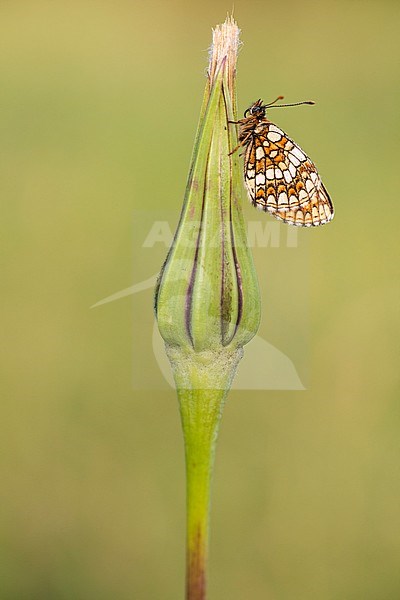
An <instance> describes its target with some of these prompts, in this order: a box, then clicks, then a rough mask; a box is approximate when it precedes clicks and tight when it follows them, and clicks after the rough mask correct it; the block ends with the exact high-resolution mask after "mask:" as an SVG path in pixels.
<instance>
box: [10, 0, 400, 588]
mask: <svg viewBox="0 0 400 600" xmlns="http://www.w3.org/2000/svg"><path fill="white" fill-rule="evenodd" d="M230 9H231V4H230V3H226V2H222V1H221V0H213V2H211V1H210V0H206V1H204V2H203V3H201V4H199V3H194V2H186V3H184V2H178V1H176V0H173V1H171V2H147V3H142V2H129V1H127V0H125V1H124V0H114V1H113V2H111V1H108V2H107V1H98V2H94V1H89V0H83V1H80V2H77V1H72V2H62V1H61V2H50V1H49V2H42V1H40V0H39V1H37V2H32V1H30V2H29V1H23V0H21V1H18V2H9V1H8V2H7V1H3V2H1V4H0V35H1V40H2V43H1V46H2V51H1V53H0V107H1V108H0V146H1V177H0V186H1V198H2V207H3V208H2V226H1V230H2V236H1V237H2V245H3V251H2V277H1V283H2V285H1V287H2V294H1V297H2V303H3V310H2V315H3V318H4V323H3V325H2V332H3V343H2V359H1V369H2V375H1V379H2V383H3V386H4V391H3V393H2V402H1V412H2V417H1V425H0V444H1V454H0V460H1V489H0V497H1V531H0V537H1V544H0V548H1V549H0V552H1V555H0V580H1V581H0V597H1V599H2V600H3V599H4V600H28V599H29V600H31V599H35V600H36V599H40V600H45V599H46V600H47V599H49V600H59V599H60V600H61V599H68V600H70V599H71V600H80V599H82V600H91V599H93V600H94V599H96V600H111V599H112V600H114V599H118V600H128V599H129V600H131V599H132V598H134V599H135V600H154V599H156V598H157V599H159V598H160V599H161V598H162V599H163V600H177V599H178V598H182V595H183V591H182V590H183V577H184V548H183V540H184V464H183V448H182V439H181V431H180V423H179V417H178V410H177V405H176V400H175V395H174V392H173V391H172V390H169V389H168V388H167V387H166V386H165V389H164V390H162V385H161V386H160V385H158V384H159V382H162V381H163V380H162V377H161V375H160V373H159V370H158V367H157V364H156V362H155V359H154V356H153V352H152V347H151V339H150V337H151V331H152V292H151V290H147V291H145V292H143V293H141V294H139V295H137V296H135V297H134V298H132V297H126V298H123V299H121V300H119V301H117V302H112V303H109V304H106V305H104V306H101V307H98V308H96V309H93V310H90V306H91V305H93V304H94V303H96V302H97V301H98V300H100V299H102V298H104V297H106V296H108V295H110V294H113V293H114V292H117V291H118V290H121V289H124V288H127V287H129V286H130V285H132V284H133V283H136V282H139V281H142V280H144V279H146V278H148V277H150V276H152V275H153V274H154V272H155V270H156V266H158V265H160V264H161V260H162V258H163V257H162V254H163V252H160V254H159V256H158V255H157V256H155V255H154V256H153V258H152V259H151V260H153V261H154V262H152V264H150V265H149V264H146V263H145V262H140V261H137V260H136V262H135V260H134V257H133V254H134V252H133V250H132V248H133V247H134V244H135V240H134V239H133V231H134V224H133V219H134V218H135V214H137V212H135V211H138V210H139V211H140V210H142V211H146V210H151V211H154V212H155V213H157V211H158V210H160V211H171V214H175V215H177V214H178V212H179V207H180V204H181V200H182V196H183V190H184V186H185V180H186V175H187V170H188V164H189V159H190V154H191V149H192V142H193V137H194V133H195V129H196V124H197V118H198V113H199V109H200V104H201V99H202V93H203V86H204V74H205V68H206V62H207V48H208V46H209V44H210V34H211V27H212V26H214V25H215V24H217V23H220V22H222V21H223V20H224V18H225V16H226V13H227V11H229V10H230ZM235 16H236V18H237V20H238V23H239V26H240V27H241V29H242V40H243V42H244V45H243V48H242V50H241V53H240V60H239V72H238V95H239V106H240V111H241V112H242V111H243V110H244V109H245V108H246V107H247V106H248V105H249V104H250V102H252V101H253V100H255V99H256V98H258V97H260V96H261V97H263V98H265V99H266V100H268V99H269V100H272V99H273V98H275V97H276V96H277V95H278V94H284V95H285V98H286V100H287V101H298V100H302V99H307V98H313V99H314V100H316V101H317V102H318V104H317V105H316V106H315V107H314V108H313V109H309V108H307V107H300V108H298V109H287V110H282V111H276V112H274V113H273V116H274V119H275V120H276V122H278V123H279V125H280V126H281V127H283V128H284V129H286V130H287V131H288V132H289V134H290V135H291V137H293V138H294V139H296V140H298V141H299V143H300V144H301V145H302V146H303V147H304V148H305V149H306V150H307V151H308V152H309V153H310V154H311V156H312V157H313V158H314V159H315V160H316V162H317V165H318V167H319V169H320V172H321V173H322V175H323V178H324V181H325V183H326V185H327V187H328V189H329V190H330V192H331V195H332V197H333V199H334V201H335V205H336V213H337V214H336V218H335V221H334V222H333V224H332V225H329V226H328V227H323V228H321V229H320V230H319V229H318V230H315V231H314V230H313V231H304V232H303V231H301V232H299V235H301V236H303V235H304V236H308V242H307V243H308V244H310V250H311V251H310V253H309V262H308V264H306V265H305V266H304V270H305V273H306V274H307V282H308V283H307V286H309V303H310V306H309V316H308V317H306V316H305V318H307V319H308V327H309V332H308V340H307V355H308V357H309V361H308V362H309V371H310V377H309V379H310V381H309V388H308V390H307V391H303V392H284V391H282V392H273V391H265V392H238V391H237V392H232V394H231V396H230V400H229V402H228V404H227V406H226V410H225V415H224V420H223V426H222V431H221V435H220V440H219V447H218V453H217V463H216V473H215V480H214V497H213V515H212V538H211V542H212V543H211V573H210V584H209V588H210V600H211V599H213V600H218V599H223V600H226V599H227V598H229V600H243V599H253V598H257V599H258V598H262V599H266V600H342V599H346V600H393V599H395V598H399V597H400V580H399V576H398V564H399V559H400V515H399V496H400V480H399V450H400V442H399V437H400V436H399V425H400V414H399V402H398V397H399V385H398V379H399V367H398V358H399V345H398V329H399V269H398V254H397V250H398V222H399V217H400V208H399V207H400V203H399V199H398V189H399V166H398V154H399V153H398V142H399V128H398V122H399V119H398V109H399V91H400V81H399V73H400V71H399V58H398V56H399V44H398V28H399V16H400V6H399V3H398V2H393V1H389V0H386V1H382V2H372V1H369V2H360V1H350V2H347V1H344V0H343V1H340V0H338V1H332V2H310V1H308V0H305V1H304V2H295V1H293V0H289V1H287V2H284V3H278V2H269V3H267V2H256V1H251V0H250V1H247V2H245V1H244V0H236V2H235ZM244 204H245V214H246V218H252V217H253V211H252V209H251V207H250V206H248V205H247V201H246V200H244ZM164 252H165V250H164ZM255 258H256V262H257V268H258V272H259V276H260V285H261V288H262V290H263V293H264V292H265V295H266V298H268V293H267V292H268V289H269V288H270V287H271V286H272V285H273V289H274V292H273V293H274V296H275V297H279V296H280V294H281V296H282V304H281V306H282V318H281V321H282V328H283V331H284V332H285V335H284V336H283V339H286V340H287V347H286V348H281V349H282V350H285V351H287V352H288V353H289V354H290V347H291V344H292V343H296V342H294V341H293V338H292V336H293V337H296V336H295V333H296V332H293V331H292V329H291V328H290V327H288V326H287V320H286V319H285V313H286V314H287V313H288V312H290V310H291V309H292V307H293V305H294V303H295V300H296V286H295V285H293V283H291V276H290V273H289V274H288V273H285V272H282V270H277V269H278V267H279V252H278V253H277V251H276V250H275V252H274V253H272V252H268V251H267V252H261V251H260V252H257V253H256V257H255ZM277 262H278V265H277V264H276V263H277ZM288 268H289V269H290V265H289V266H288ZM279 286H281V288H280V287H279ZM298 320H301V319H298ZM277 323H279V320H277V317H276V315H274V314H271V312H270V311H269V310H268V301H266V302H265V301H264V311H263V322H262V325H261V330H260V331H261V333H262V335H263V337H264V338H265V339H269V340H270V341H271V342H272V343H274V339H273V336H272V339H271V337H270V336H269V332H270V331H271V332H273V331H277V329H278V328H277ZM297 343H298V342H297ZM138 361H140V365H141V369H142V370H145V371H146V370H147V374H148V377H149V380H151V379H154V388H157V387H158V388H159V389H158V391H157V390H156V389H145V387H144V389H141V390H137V389H135V381H134V379H135V378H134V377H133V373H134V371H135V364H138ZM262 368H263V365H262V364H260V369H262ZM150 387H151V386H149V388H150Z"/></svg>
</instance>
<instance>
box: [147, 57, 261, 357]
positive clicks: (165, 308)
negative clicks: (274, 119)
mask: <svg viewBox="0 0 400 600" xmlns="http://www.w3.org/2000/svg"><path fill="white" fill-rule="evenodd" d="M210 72H213V73H214V74H213V76H211V75H210V77H209V80H208V84H207V88H206V94H205V99H204V104H203V109H202V114H201V117H200V123H199V128H198V134H197V139H196V143H195V148H194V152H193V158H192V165H191V168H190V173H189V179H188V183H187V188H186V194H185V202H184V206H183V209H182V214H181V218H180V222H179V225H178V229H177V232H176V234H175V238H174V241H173V244H172V247H171V249H170V251H169V254H168V256H167V259H166V262H165V264H164V266H163V269H162V272H161V274H160V277H159V283H158V286H157V290H156V315H157V320H158V326H159V330H160V333H161V335H162V337H163V338H164V340H165V342H166V344H167V347H168V346H169V347H180V348H187V349H192V350H193V351H194V352H196V353H198V352H205V351H219V350H220V349H222V348H225V347H228V346H229V347H230V348H232V349H233V348H241V347H243V345H244V344H246V343H247V342H248V341H249V340H250V339H251V338H252V337H253V336H254V335H255V334H256V332H257V329H258V325H259V320H260V298H259V290H258V283H257V276H256V273H255V269H254V265H253V260H252V256H251V253H250V251H249V249H248V248H247V239H246V232H245V226H244V221H243V216H242V211H241V196H242V173H241V169H240V166H239V158H238V153H237V152H236V153H234V154H230V152H231V151H232V149H233V148H235V146H236V145H237V135H236V128H235V126H234V125H232V124H230V123H229V121H235V120H236V118H235V117H236V115H235V114H234V110H233V104H234V101H235V91H234V73H235V70H234V64H232V60H231V57H230V56H229V55H225V56H222V57H221V56H217V57H216V58H215V61H214V63H212V64H211V68H210Z"/></svg>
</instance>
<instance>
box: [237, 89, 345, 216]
mask: <svg viewBox="0 0 400 600" xmlns="http://www.w3.org/2000/svg"><path fill="white" fill-rule="evenodd" d="M282 98H283V96H279V97H278V98H277V99H276V100H274V102H271V103H269V104H263V101H262V100H261V99H260V100H257V102H254V104H252V105H251V106H250V108H248V109H247V110H246V112H245V113H244V118H243V119H240V120H239V121H235V123H236V124H238V125H239V144H238V146H237V147H236V148H235V149H234V150H233V151H232V152H231V154H233V152H235V151H236V150H237V149H238V148H240V147H244V148H245V158H244V180H245V184H246V188H247V192H248V195H249V198H250V201H251V203H252V204H253V206H256V207H257V208H259V209H261V210H264V211H266V212H269V213H270V214H271V215H273V216H274V217H275V218H277V219H279V220H281V221H284V222H285V223H288V224H289V225H298V226H300V227H311V226H317V225H323V224H324V223H329V221H331V220H332V219H333V216H334V208H333V204H332V201H331V199H330V197H329V194H328V192H327V190H326V187H325V186H324V184H323V183H322V181H321V178H320V176H319V174H318V171H317V169H316V167H315V165H314V163H313V162H312V160H311V159H310V158H309V157H308V156H307V155H306V153H305V152H304V151H303V150H302V149H301V148H300V146H298V145H297V144H296V142H294V141H293V140H292V139H290V138H289V136H287V135H286V133H285V132H284V131H282V129H280V128H279V127H277V126H276V125H274V124H273V123H271V121H269V119H267V118H266V116H265V113H266V109H267V108H268V107H270V106H272V105H273V104H275V102H277V101H278V100H281V99H282ZM298 104H314V102H311V101H308V102H297V103H296V104H289V105H288V104H279V105H277V106H296V105H298Z"/></svg>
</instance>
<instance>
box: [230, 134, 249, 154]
mask: <svg viewBox="0 0 400 600" xmlns="http://www.w3.org/2000/svg"><path fill="white" fill-rule="evenodd" d="M251 135H252V131H250V132H249V133H248V134H247V135H246V137H245V138H243V140H242V141H241V142H239V143H238V145H237V146H236V147H235V148H234V149H233V150H231V152H229V154H228V156H231V155H232V154H234V153H235V152H236V151H237V150H239V148H241V147H242V146H245V145H246V144H247V142H248V140H249V138H250V137H251Z"/></svg>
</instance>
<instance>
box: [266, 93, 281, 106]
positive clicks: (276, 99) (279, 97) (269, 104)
mask: <svg viewBox="0 0 400 600" xmlns="http://www.w3.org/2000/svg"><path fill="white" fill-rule="evenodd" d="M278 100H283V96H278V97H277V98H275V100H274V101H273V102H268V104H264V106H263V108H268V106H272V105H273V104H275V102H278Z"/></svg>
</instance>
